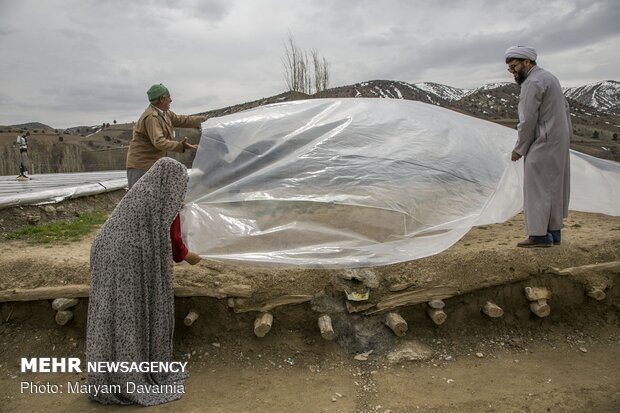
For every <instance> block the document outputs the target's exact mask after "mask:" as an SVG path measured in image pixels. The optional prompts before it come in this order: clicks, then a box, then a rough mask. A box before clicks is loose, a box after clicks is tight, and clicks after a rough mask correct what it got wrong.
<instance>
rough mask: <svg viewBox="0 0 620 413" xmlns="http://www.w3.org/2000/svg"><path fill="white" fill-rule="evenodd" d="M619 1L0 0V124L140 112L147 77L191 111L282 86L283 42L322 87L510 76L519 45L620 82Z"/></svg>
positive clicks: (578, 80) (559, 67) (570, 77)
mask: <svg viewBox="0 0 620 413" xmlns="http://www.w3.org/2000/svg"><path fill="white" fill-rule="evenodd" d="M618 22H620V7H619V5H618V0H601V1H596V0H556V1H553V0H550V1H544V2H543V1H539V0H518V1H504V0H428V1H427V0H304V1H295V0H176V1H174V2H172V1H168V0H122V1H121V0H96V1H95V0H49V1H40V0H0V56H1V59H0V85H1V87H0V125H7V124H17V123H23V122H31V121H38V122H43V123H46V124H48V125H50V126H53V127H57V128H61V127H67V126H77V125H96V124H100V123H103V122H110V123H111V122H112V121H113V120H117V121H118V122H130V121H132V120H136V119H137V118H138V117H139V115H140V114H141V112H142V110H143V109H144V108H145V107H146V105H147V104H148V102H147V101H146V93H145V92H146V90H147V89H148V88H149V86H150V85H151V84H153V83H160V82H161V83H164V84H165V85H166V86H168V87H169V89H170V91H171V94H172V98H173V103H172V110H173V111H174V112H175V113H178V114H191V113H196V112H200V111H205V110H211V109H217V108H221V107H225V106H229V105H233V104H238V103H243V102H247V101H251V100H255V99H259V98H262V97H268V96H273V95H276V94H279V93H282V92H284V91H286V83H285V80H284V71H283V66H282V58H283V56H284V42H285V41H286V39H287V38H288V36H289V33H291V34H292V35H293V37H294V38H295V41H296V43H297V45H298V46H299V47H300V48H302V49H305V50H307V51H310V50H312V49H313V48H315V49H317V50H318V52H319V54H320V55H322V56H323V57H325V58H326V59H327V61H328V62H329V67H330V76H331V81H330V86H331V87H334V86H344V85H349V84H353V83H357V82H362V81H366V80H374V79H388V80H401V81H406V82H410V83H416V82H424V81H430V82H438V83H443V84H447V85H450V86H455V87H460V88H474V87H477V86H481V85H483V84H485V83H491V82H499V81H511V77H510V76H509V73H508V72H507V71H506V69H505V64H504V62H503V53H504V51H505V50H506V48H507V47H508V46H511V45H514V44H524V45H531V46H534V47H535V48H536V49H537V50H538V52H539V58H538V63H539V65H540V66H542V67H544V68H546V69H548V70H550V71H551V72H553V73H554V74H556V76H558V77H559V78H560V81H561V82H562V85H563V86H581V85H584V84H588V83H593V82H597V81H600V80H607V79H614V80H620V46H619V45H620V24H618Z"/></svg>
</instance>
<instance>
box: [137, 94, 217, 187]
mask: <svg viewBox="0 0 620 413" xmlns="http://www.w3.org/2000/svg"><path fill="white" fill-rule="evenodd" d="M146 95H147V97H148V99H149V101H150V102H151V103H150V105H149V106H148V107H147V108H146V110H145V111H144V113H143V114H142V116H140V119H138V121H137V122H136V124H135V125H134V127H133V137H132V139H131V142H130V143H129V150H128V151H127V181H128V186H129V188H130V189H131V187H132V186H133V185H134V184H135V183H136V181H138V179H140V177H141V176H142V175H144V174H145V173H146V171H148V170H149V168H150V167H151V166H153V164H154V163H155V162H156V161H157V160H158V159H159V158H162V157H164V156H166V153H167V152H185V150H188V149H189V150H195V149H196V148H197V145H192V144H190V143H189V142H187V138H183V139H182V140H181V141H175V140H174V127H182V128H197V127H200V124H201V123H202V122H204V121H206V120H207V119H208V116H185V115H176V114H175V113H174V112H172V111H170V103H172V98H171V97H170V92H169V91H168V89H167V88H166V87H165V86H164V85H163V84H161V83H160V84H158V85H153V86H151V87H150V89H149V90H148V91H147V92H146Z"/></svg>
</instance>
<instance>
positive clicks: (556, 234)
mask: <svg viewBox="0 0 620 413" xmlns="http://www.w3.org/2000/svg"><path fill="white" fill-rule="evenodd" d="M549 234H551V237H552V238H553V245H560V244H561V243H562V234H561V233H560V230H559V229H558V230H555V231H552V230H549Z"/></svg>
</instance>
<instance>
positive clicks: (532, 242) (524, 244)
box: [517, 234, 553, 248]
mask: <svg viewBox="0 0 620 413" xmlns="http://www.w3.org/2000/svg"><path fill="white" fill-rule="evenodd" d="M552 245H553V237H552V236H551V234H547V235H542V236H529V237H527V239H526V240H525V241H521V242H519V243H517V247H520V248H548V247H551V246H552Z"/></svg>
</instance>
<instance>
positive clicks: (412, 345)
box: [386, 340, 433, 364]
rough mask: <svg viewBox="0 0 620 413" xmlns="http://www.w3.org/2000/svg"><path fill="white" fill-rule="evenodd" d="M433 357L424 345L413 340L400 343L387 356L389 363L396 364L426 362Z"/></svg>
mask: <svg viewBox="0 0 620 413" xmlns="http://www.w3.org/2000/svg"><path fill="white" fill-rule="evenodd" d="M432 355H433V350H431V348H430V347H428V346H426V345H425V344H422V343H419V342H417V341H415V340H407V341H402V342H401V343H400V344H399V345H398V346H397V347H396V349H394V351H391V352H390V353H388V354H387V356H386V358H387V360H388V362H389V363H391V364H396V363H400V362H403V361H419V360H427V359H429V358H430V357H431V356H432Z"/></svg>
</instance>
